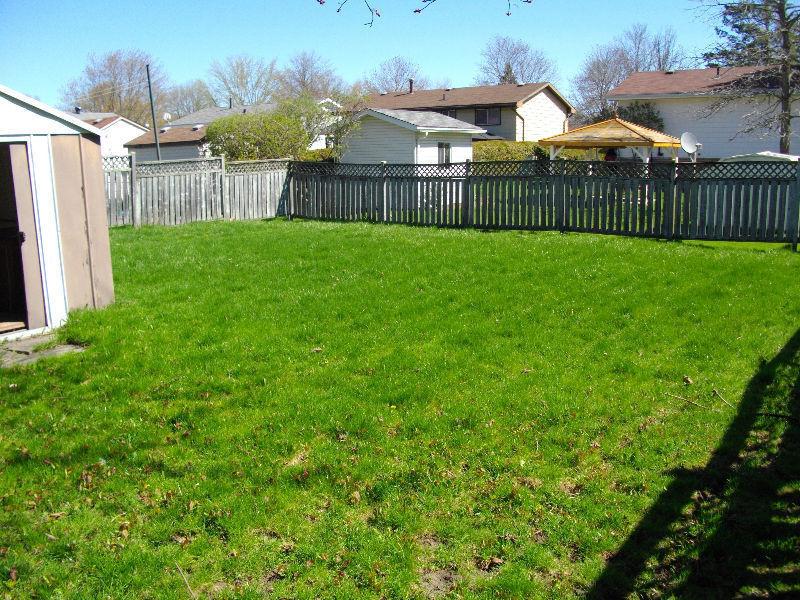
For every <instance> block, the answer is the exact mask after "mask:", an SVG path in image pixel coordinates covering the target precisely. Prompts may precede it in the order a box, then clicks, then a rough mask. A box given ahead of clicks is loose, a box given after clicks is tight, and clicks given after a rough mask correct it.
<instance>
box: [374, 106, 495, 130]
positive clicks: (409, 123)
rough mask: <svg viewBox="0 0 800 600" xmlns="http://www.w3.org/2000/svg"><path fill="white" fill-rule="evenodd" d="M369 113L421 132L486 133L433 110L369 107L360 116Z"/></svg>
mask: <svg viewBox="0 0 800 600" xmlns="http://www.w3.org/2000/svg"><path fill="white" fill-rule="evenodd" d="M367 115H368V116H371V117H375V118H376V119H380V120H382V121H386V122H387V123H392V124H393V125H398V126H400V127H404V128H406V129H412V130H414V131H420V132H451V133H470V134H481V133H486V130H485V129H481V128H480V127H477V126H475V125H473V124H471V123H467V122H466V121H459V120H458V119H454V118H452V117H448V116H446V115H443V114H440V113H437V112H432V111H423V110H402V109H391V108H368V109H366V110H364V111H362V112H361V113H359V118H361V117H363V116H367Z"/></svg>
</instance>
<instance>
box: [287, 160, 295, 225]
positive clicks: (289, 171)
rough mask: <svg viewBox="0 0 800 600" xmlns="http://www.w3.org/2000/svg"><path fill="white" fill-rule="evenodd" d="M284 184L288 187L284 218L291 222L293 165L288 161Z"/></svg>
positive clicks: (292, 213) (292, 214)
mask: <svg viewBox="0 0 800 600" xmlns="http://www.w3.org/2000/svg"><path fill="white" fill-rule="evenodd" d="M286 183H287V184H288V186H289V198H288V200H287V202H286V204H287V206H286V216H287V218H288V219H289V220H290V221H291V220H292V217H293V216H294V163H293V162H292V161H289V164H288V165H287V167H286Z"/></svg>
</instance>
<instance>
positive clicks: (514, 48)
mask: <svg viewBox="0 0 800 600" xmlns="http://www.w3.org/2000/svg"><path fill="white" fill-rule="evenodd" d="M481 56H482V57H483V62H482V63H481V65H480V73H479V75H478V77H477V83H478V84H479V85H495V84H498V83H501V82H502V81H503V76H504V75H505V74H506V67H507V66H510V67H511V70H512V71H513V73H514V76H515V79H516V80H517V81H518V82H519V83H533V82H539V81H552V80H553V79H556V77H557V73H556V68H555V65H554V64H553V63H552V61H551V60H550V59H549V58H548V57H547V56H546V55H545V54H544V53H543V52H540V51H539V50H536V49H534V48H531V46H530V45H529V44H528V43H526V42H524V41H522V40H516V39H514V38H510V37H504V36H497V37H495V38H494V39H492V40H491V41H490V42H489V43H488V44H487V45H486V47H485V48H484V49H483V52H481Z"/></svg>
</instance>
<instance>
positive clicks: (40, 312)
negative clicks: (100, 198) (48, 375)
mask: <svg viewBox="0 0 800 600" xmlns="http://www.w3.org/2000/svg"><path fill="white" fill-rule="evenodd" d="M45 314H46V313H45V306H44V293H43V290H42V270H41V266H40V264H39V245H38V238H37V235H36V221H35V217H34V208H33V193H32V189H31V179H30V170H29V167H28V151H27V147H26V145H25V144H0V333H4V331H2V330H3V329H5V330H6V331H10V330H13V329H20V328H22V327H23V326H24V327H25V328H28V329H38V328H40V327H44V326H45V325H46V324H47V320H46V316H45Z"/></svg>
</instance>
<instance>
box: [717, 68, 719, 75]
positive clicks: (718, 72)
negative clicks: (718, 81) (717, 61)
mask: <svg viewBox="0 0 800 600" xmlns="http://www.w3.org/2000/svg"><path fill="white" fill-rule="evenodd" d="M717 77H719V65H717Z"/></svg>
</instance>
